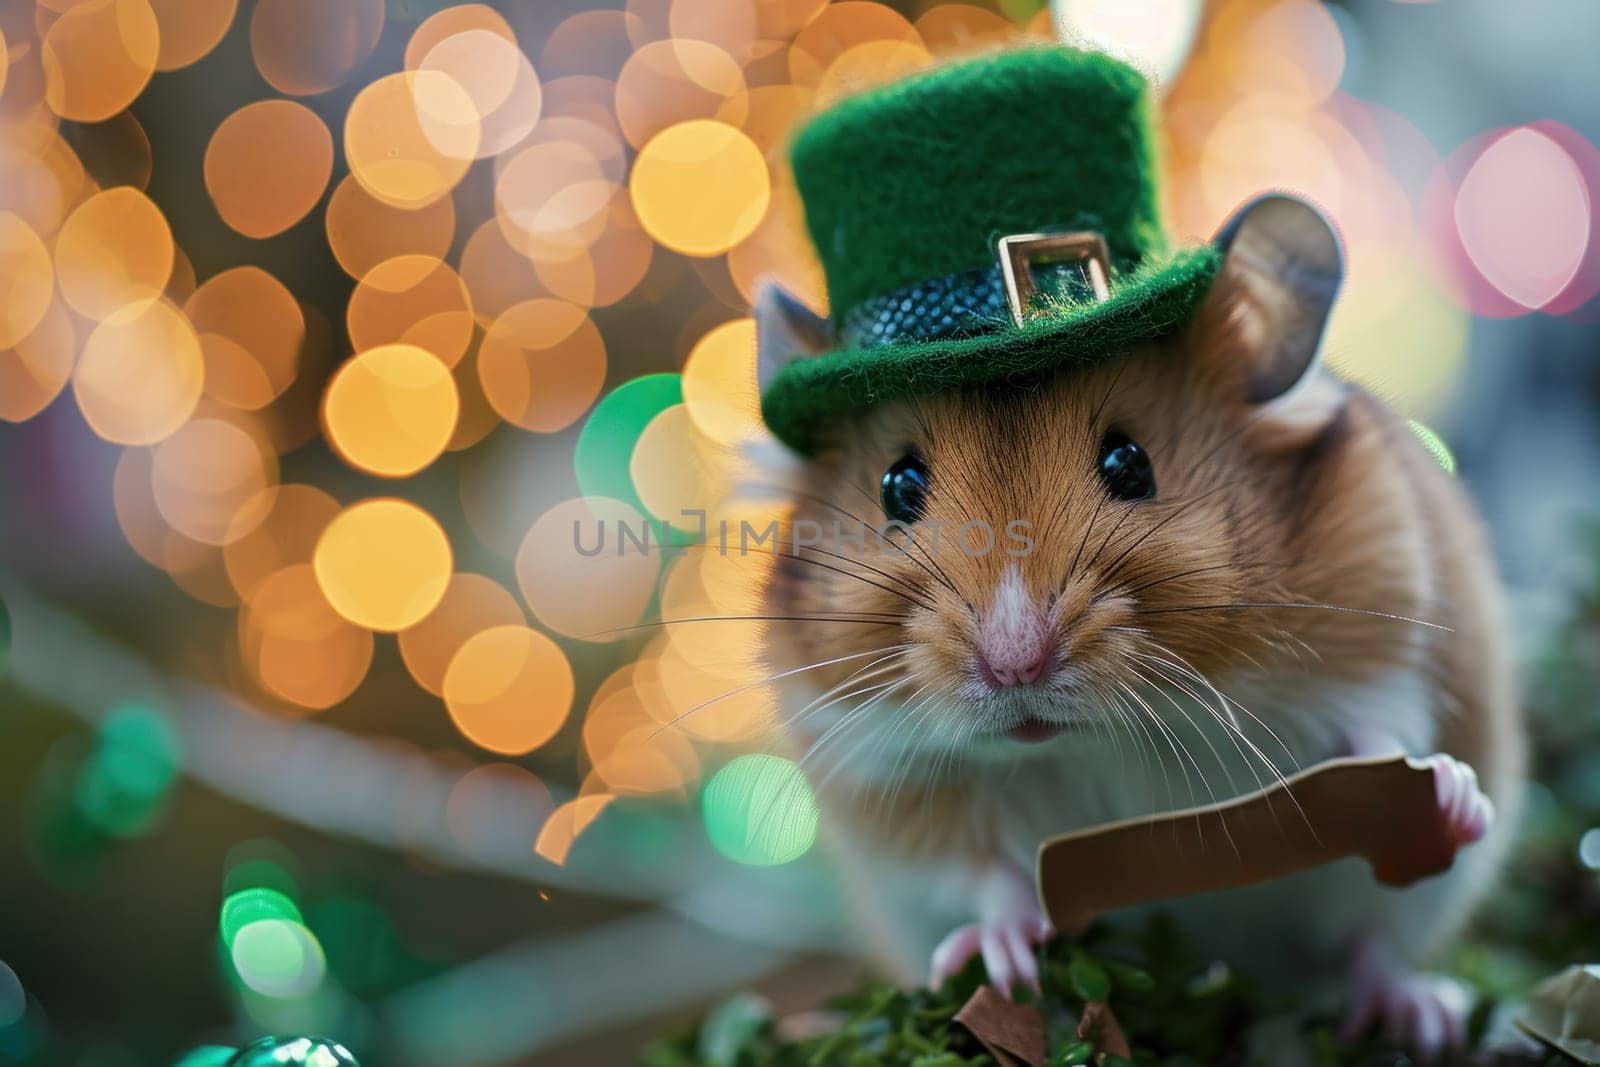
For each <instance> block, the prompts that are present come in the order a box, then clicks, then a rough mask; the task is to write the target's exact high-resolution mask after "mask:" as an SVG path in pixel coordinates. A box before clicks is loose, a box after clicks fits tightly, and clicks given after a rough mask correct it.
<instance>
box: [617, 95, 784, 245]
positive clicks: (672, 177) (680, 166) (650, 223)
mask: <svg viewBox="0 0 1600 1067" xmlns="http://www.w3.org/2000/svg"><path fill="white" fill-rule="evenodd" d="M628 188H629V191H630V192H631V194H632V196H633V208H634V211H635V212H637V213H638V216H639V222H640V224H641V225H642V226H643V227H644V228H645V230H646V231H647V232H648V233H649V234H650V235H651V236H652V237H654V238H655V239H656V240H657V241H659V242H661V243H662V244H664V245H666V246H667V247H668V248H671V249H673V250H675V251H678V252H683V253H685V254H687V255H691V256H714V255H719V254H721V253H723V252H726V251H728V249H730V248H732V247H733V246H735V245H737V244H738V243H739V242H740V241H743V240H744V239H745V238H747V237H749V236H750V234H751V233H752V232H754V230H755V228H756V226H757V225H759V224H760V222H761V219H762V217H763V216H764V215H765V214H766V212H767V205H768V204H769V203H770V201H771V198H772V183H771V178H770V176H769V174H768V172H767V163H766V160H765V159H764V158H763V157H762V154H761V149H759V148H757V147H756V145H755V142H753V141H751V140H750V138H749V137H747V136H746V135H745V134H744V133H743V132H741V131H739V130H737V129H735V128H734V127H732V126H728V125H726V124H724V123H721V122H713V121H709V120H705V119H697V120H694V121H691V122H683V123H679V124H678V125H676V126H672V127H670V128H668V129H666V130H664V131H662V132H661V133H660V134H658V135H657V136H656V137H655V139H654V140H652V141H651V142H650V143H649V144H647V145H645V146H644V148H643V149H641V150H640V152H639V158H638V159H636V160H634V164H633V175H632V177H631V178H630V180H629V186H628Z"/></svg>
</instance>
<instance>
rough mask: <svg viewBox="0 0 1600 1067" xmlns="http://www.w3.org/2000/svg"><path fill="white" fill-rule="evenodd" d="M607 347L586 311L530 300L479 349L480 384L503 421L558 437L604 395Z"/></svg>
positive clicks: (509, 313) (511, 310) (511, 311)
mask: <svg viewBox="0 0 1600 1067" xmlns="http://www.w3.org/2000/svg"><path fill="white" fill-rule="evenodd" d="M605 377H606V349H605V342H604V341H603V340H602V339H601V337H600V331H599V330H598V329H597V328H596V327H595V325H594V322H593V320H591V319H590V318H589V316H588V314H587V313H586V312H585V311H584V309H583V308H581V307H577V306H575V305H573V304H568V303H565V302H563V301H560V300H543V299H540V300H525V301H523V302H522V303H520V304H514V305H512V306H511V307H510V308H508V309H507V310H506V312H505V314H503V315H501V316H500V317H499V318H497V319H495V321H494V323H493V324H492V325H491V326H490V327H489V329H488V331H487V333H485V335H484V338H483V343H482V344H481V345H480V346H479V348H478V380H479V382H480V383H481V384H482V385H483V395H484V396H485V397H487V398H488V400H489V403H490V405H491V406H493V407H494V409H495V411H496V412H497V413H498V414H499V415H500V417H501V418H503V419H505V420H506V421H507V422H510V423H513V424H514V425H517V426H520V427H522V428H523V429H525V430H533V431H536V432H539V433H554V432H556V431H557V430H560V429H563V428H565V427H567V426H569V425H571V424H572V423H573V421H574V420H576V419H577V418H578V416H580V415H582V414H583V413H584V412H585V411H587V410H588V409H589V405H591V404H593V403H594V401H595V398H596V397H598V396H599V395H600V387H601V386H602V385H603V384H604V383H605Z"/></svg>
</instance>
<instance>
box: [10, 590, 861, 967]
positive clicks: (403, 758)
mask: <svg viewBox="0 0 1600 1067" xmlns="http://www.w3.org/2000/svg"><path fill="white" fill-rule="evenodd" d="M0 593H3V595H4V597H5V601H6V603H7V605H8V606H9V607H10V609H11V612H12V622H13V633H14V635H15V648H14V654H13V656H12V667H11V679H12V681H13V682H14V683H15V684H16V685H18V686H20V687H21V688H23V689H25V690H27V691H29V692H30V693H32V694H34V695H35V696H38V697H40V698H42V699H44V700H48V701H50V702H52V703H55V704H58V705H60V706H61V707H63V708H66V709H67V710H69V711H71V712H72V713H73V714H75V715H78V716H79V717H81V718H82V719H84V720H85V721H87V722H90V723H95V722H98V721H99V720H100V719H101V718H102V717H103V716H104V715H105V714H106V712H107V711H108V710H109V709H110V708H112V707H113V706H115V705H116V704H117V703H118V702H120V701H124V700H127V699H128V698H130V697H148V698H150V699H152V700H154V701H156V702H158V703H159V704H160V705H161V706H162V707H164V708H166V709H167V710H168V712H169V714H170V716H171V721H172V724H173V727H174V729H175V730H176V731H177V733H178V736H179V738H180V739H181V742H182V752H183V755H182V759H183V771H184V773H185V774H187V775H188V776H189V777H191V778H193V779H194V780H195V781H198V782H202V783H204V784H205V785H207V786H209V787H211V788H212V789H215V790H216V791H218V792H220V793H222V794H224V795H227V796H229V797H232V798H234V799H236V800H239V801H241V802H243V803H246V804H249V805H251V806H252V807H255V808H258V809H260V810H262V811H266V812H270V813H272V814H274V815H277V816H278V817H280V818H283V819H287V820H290V821H292V822H295V823H299V824H301V825H304V826H308V827H311V828H312V829H315V830H318V831H320V832H322V833H326V834H331V835H339V836H344V837H350V838H355V839H358V840H361V841H364V842H367V843H369V844H372V845H376V846H379V847H383V848H392V849H406V850H409V851H413V852H417V853H420V854H423V855H426V856H427V857H428V858H429V859H431V860H434V861H436V862H439V863H443V864H448V865H451V866H456V867H464V868H469V869H476V870H480V871H485V872H489V873H493V874H498V875H502V876H504V877H508V878H514V879H518V880H521V881H527V882H533V883H536V884H539V885H542V886H548V887H552V888H557V889H562V890H567V891H571V892H579V893H591V894H595V895H599V896H605V897H611V898H617V899H624V900H634V901H643V902H649V903H658V904H662V905H664V906H666V907H670V908H673V909H675V910H677V911H679V912H680V913H681V914H682V915H684V916H686V917H688V918H689V919H691V920H692V921H694V922H695V923H697V924H698V925H700V926H701V927H703V928H706V929H711V930H715V931H718V932H719V933H721V934H724V935H726V936H729V937H735V938H739V939H741V940H745V941H753V942H759V943H762V944H765V945H768V946H773V947H780V948H785V949H792V950H829V949H832V948H835V947H837V946H839V945H840V944H841V936H840V920H839V914H840V908H839V907H838V906H837V898H838V894H837V889H836V887H835V886H834V885H833V884H832V880H831V879H829V878H828V877H827V874H826V872H825V871H824V870H823V869H822V868H821V866H820V865H819V864H817V863H815V862H803V863H796V864H789V865H786V866H784V867H781V868H775V869H765V870H762V869H751V868H744V867H737V866H734V865H732V864H730V863H728V862H726V861H725V860H723V859H722V858H721V857H720V856H719V855H718V854H717V853H715V852H714V851H713V850H712V849H711V848H710V847H709V845H708V844H707V842H706V841H705V838H704V835H703V834H701V833H700V832H699V828H698V825H697V824H696V823H695V822H693V821H691V820H687V819H681V820H676V821H674V822H673V823H671V824H670V827H669V832H670V833H671V835H672V838H671V840H670V841H669V842H667V843H666V844H665V845H664V846H662V847H657V848H652V849H650V850H649V852H650V855H642V854H641V850H638V849H628V848H626V847H623V846H624V845H625V841H624V840H623V839H622V837H621V834H622V831H623V829H624V828H625V827H623V826H619V820H617V819H613V818H611V816H610V814H609V813H608V814H607V815H602V816H601V817H600V818H599V819H598V820H597V821H596V822H595V824H594V825H593V826H591V827H590V828H589V829H588V830H587V831H585V833H584V836H583V842H582V846H581V847H580V848H577V849H574V851H573V853H572V856H571V861H570V862H569V863H568V864H567V865H565V866H557V865H556V864H553V863H550V862H548V861H546V860H544V859H543V858H541V857H539V856H538V855H536V854H535V853H534V852H533V851H532V850H531V849H530V848H529V847H528V845H527V841H528V828H527V827H525V826H514V825H506V823H507V822H508V820H505V819H501V820H498V821H496V820H494V819H493V818H492V817H487V816H485V815H484V814H483V813H482V812H478V813H475V815H474V817H475V818H476V819H478V820H480V821H481V823H482V825H473V826H470V827H467V828H466V830H467V832H465V833H462V832H461V830H462V828H461V826H460V824H459V820H458V821H457V824H456V827H455V830H456V833H454V834H453V833H452V827H451V826H450V825H448V824H447V822H446V811H445V804H446V801H447V799H448V797H449V795H450V789H451V786H452V785H453V784H454V782H455V780H456V778H457V777H458V776H459V775H458V774H457V773H455V772H452V771H450V770H447V769H445V768H443V767H441V766H439V765H438V764H437V763H436V762H435V761H434V760H431V759H429V758H428V757H427V756H426V755H425V754H423V753H421V752H419V751H408V750H406V749H403V748H399V747H397V746H395V745H393V744H384V743H381V742H376V741H368V740H364V739H362V738H359V737H355V736H353V735H351V734H348V733H346V732H344V731H342V730H338V729H335V728H333V727H329V726H324V725H321V724H320V723H315V722H306V721H301V720H289V719H283V718H279V717H276V716H272V715H269V714H267V713H264V712H261V711H258V710H255V709H252V708H250V707H249V706H248V705H246V704H244V703H243V702H241V701H240V700H238V699H237V698H236V697H234V696H232V695H230V694H226V693H223V692H221V691H219V690H216V689H214V688H211V687H208V686H202V685H197V684H193V683H186V682H169V681H165V680H163V679H162V678H161V676H160V675H159V674H158V673H157V672H156V671H155V670H154V669H153V668H152V667H151V666H150V665H149V664H148V663H146V662H145V661H144V660H142V659H140V658H139V657H138V656H136V655H134V654H132V653H130V652H129V651H128V650H127V649H125V648H123V647H121V646H119V645H117V644H115V643H114V642H112V641H109V640H107V639H106V638H105V637H104V636H102V635H101V634H99V633H97V632H95V631H94V630H93V629H92V628H91V627H90V626H88V625H87V624H85V623H84V622H83V621H82V620H80V619H78V618H77V617H75V616H74V615H72V614H70V613H68V612H65V611H62V610H61V609H59V608H57V607H55V606H54V605H52V604H50V603H48V602H46V601H45V600H42V599H40V598H38V597H35V596H34V595H33V594H32V593H31V592H29V591H28V590H26V589H25V588H22V587H20V586H18V585H16V584H15V583H6V584H5V585H4V586H3V587H0ZM556 799H557V800H558V801H559V800H561V799H563V798H562V797H559V796H558V797H557V798H556ZM511 821H514V820H511ZM458 835H459V839H458ZM663 853H664V854H666V855H668V856H670V857H671V862H660V861H659V859H658V857H659V856H660V855H661V854H663ZM713 900H714V901H716V903H715V904H714V905H713V904H712V901H713ZM627 956H628V958H632V957H634V953H633V952H629V953H628V954H627Z"/></svg>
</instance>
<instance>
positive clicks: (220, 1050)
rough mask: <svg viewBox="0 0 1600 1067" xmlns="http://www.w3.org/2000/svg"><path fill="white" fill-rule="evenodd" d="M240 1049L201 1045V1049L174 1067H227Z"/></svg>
mask: <svg viewBox="0 0 1600 1067" xmlns="http://www.w3.org/2000/svg"><path fill="white" fill-rule="evenodd" d="M237 1051H238V1049H232V1048H226V1047H224V1046H222V1045H201V1046H200V1047H199V1048H197V1049H194V1050H192V1051H190V1052H188V1053H185V1054H184V1056H183V1058H182V1059H180V1060H178V1062H177V1063H174V1064H173V1065H172V1067H226V1065H227V1063H228V1061H229V1060H230V1059H232V1058H233V1054H234V1053H235V1052H237Z"/></svg>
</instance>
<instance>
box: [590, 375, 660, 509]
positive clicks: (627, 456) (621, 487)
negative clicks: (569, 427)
mask: <svg viewBox="0 0 1600 1067" xmlns="http://www.w3.org/2000/svg"><path fill="white" fill-rule="evenodd" d="M682 402H683V379H682V377H681V376H679V375H677V374H646V375H642V376H640V377H638V378H635V379H633V380H632V381H630V382H627V383H626V384H624V385H621V386H618V387H617V388H616V389H613V390H612V391H611V392H610V393H608V394H606V396H605V398H604V399H603V400H601V401H600V403H599V404H597V405H596V406H595V409H594V411H593V412H592V413H591V414H590V415H589V421H588V422H586V423H584V426H583V432H582V433H581V434H580V435H579V437H578V447H577V450H576V452H575V453H574V455H573V466H574V468H575V469H576V471H577V475H578V487H579V488H580V489H582V490H583V492H584V494H585V495H587V496H594V497H609V498H611V499H614V500H620V501H622V502H623V503H625V504H627V505H628V506H630V507H632V508H634V509H636V510H638V511H639V512H643V511H644V510H645V507H644V501H643V500H641V499H640V497H639V494H638V492H637V491H636V490H635V489H634V486H633V475H632V463H633V453H634V447H635V446H636V445H637V444H638V442H639V436H640V435H641V434H643V433H644V430H645V427H646V426H649V425H650V420H651V419H654V418H655V417H656V416H657V415H659V414H660V413H661V412H663V411H665V410H666V409H667V408H669V407H671V406H672V405H674V404H681V403H682Z"/></svg>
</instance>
